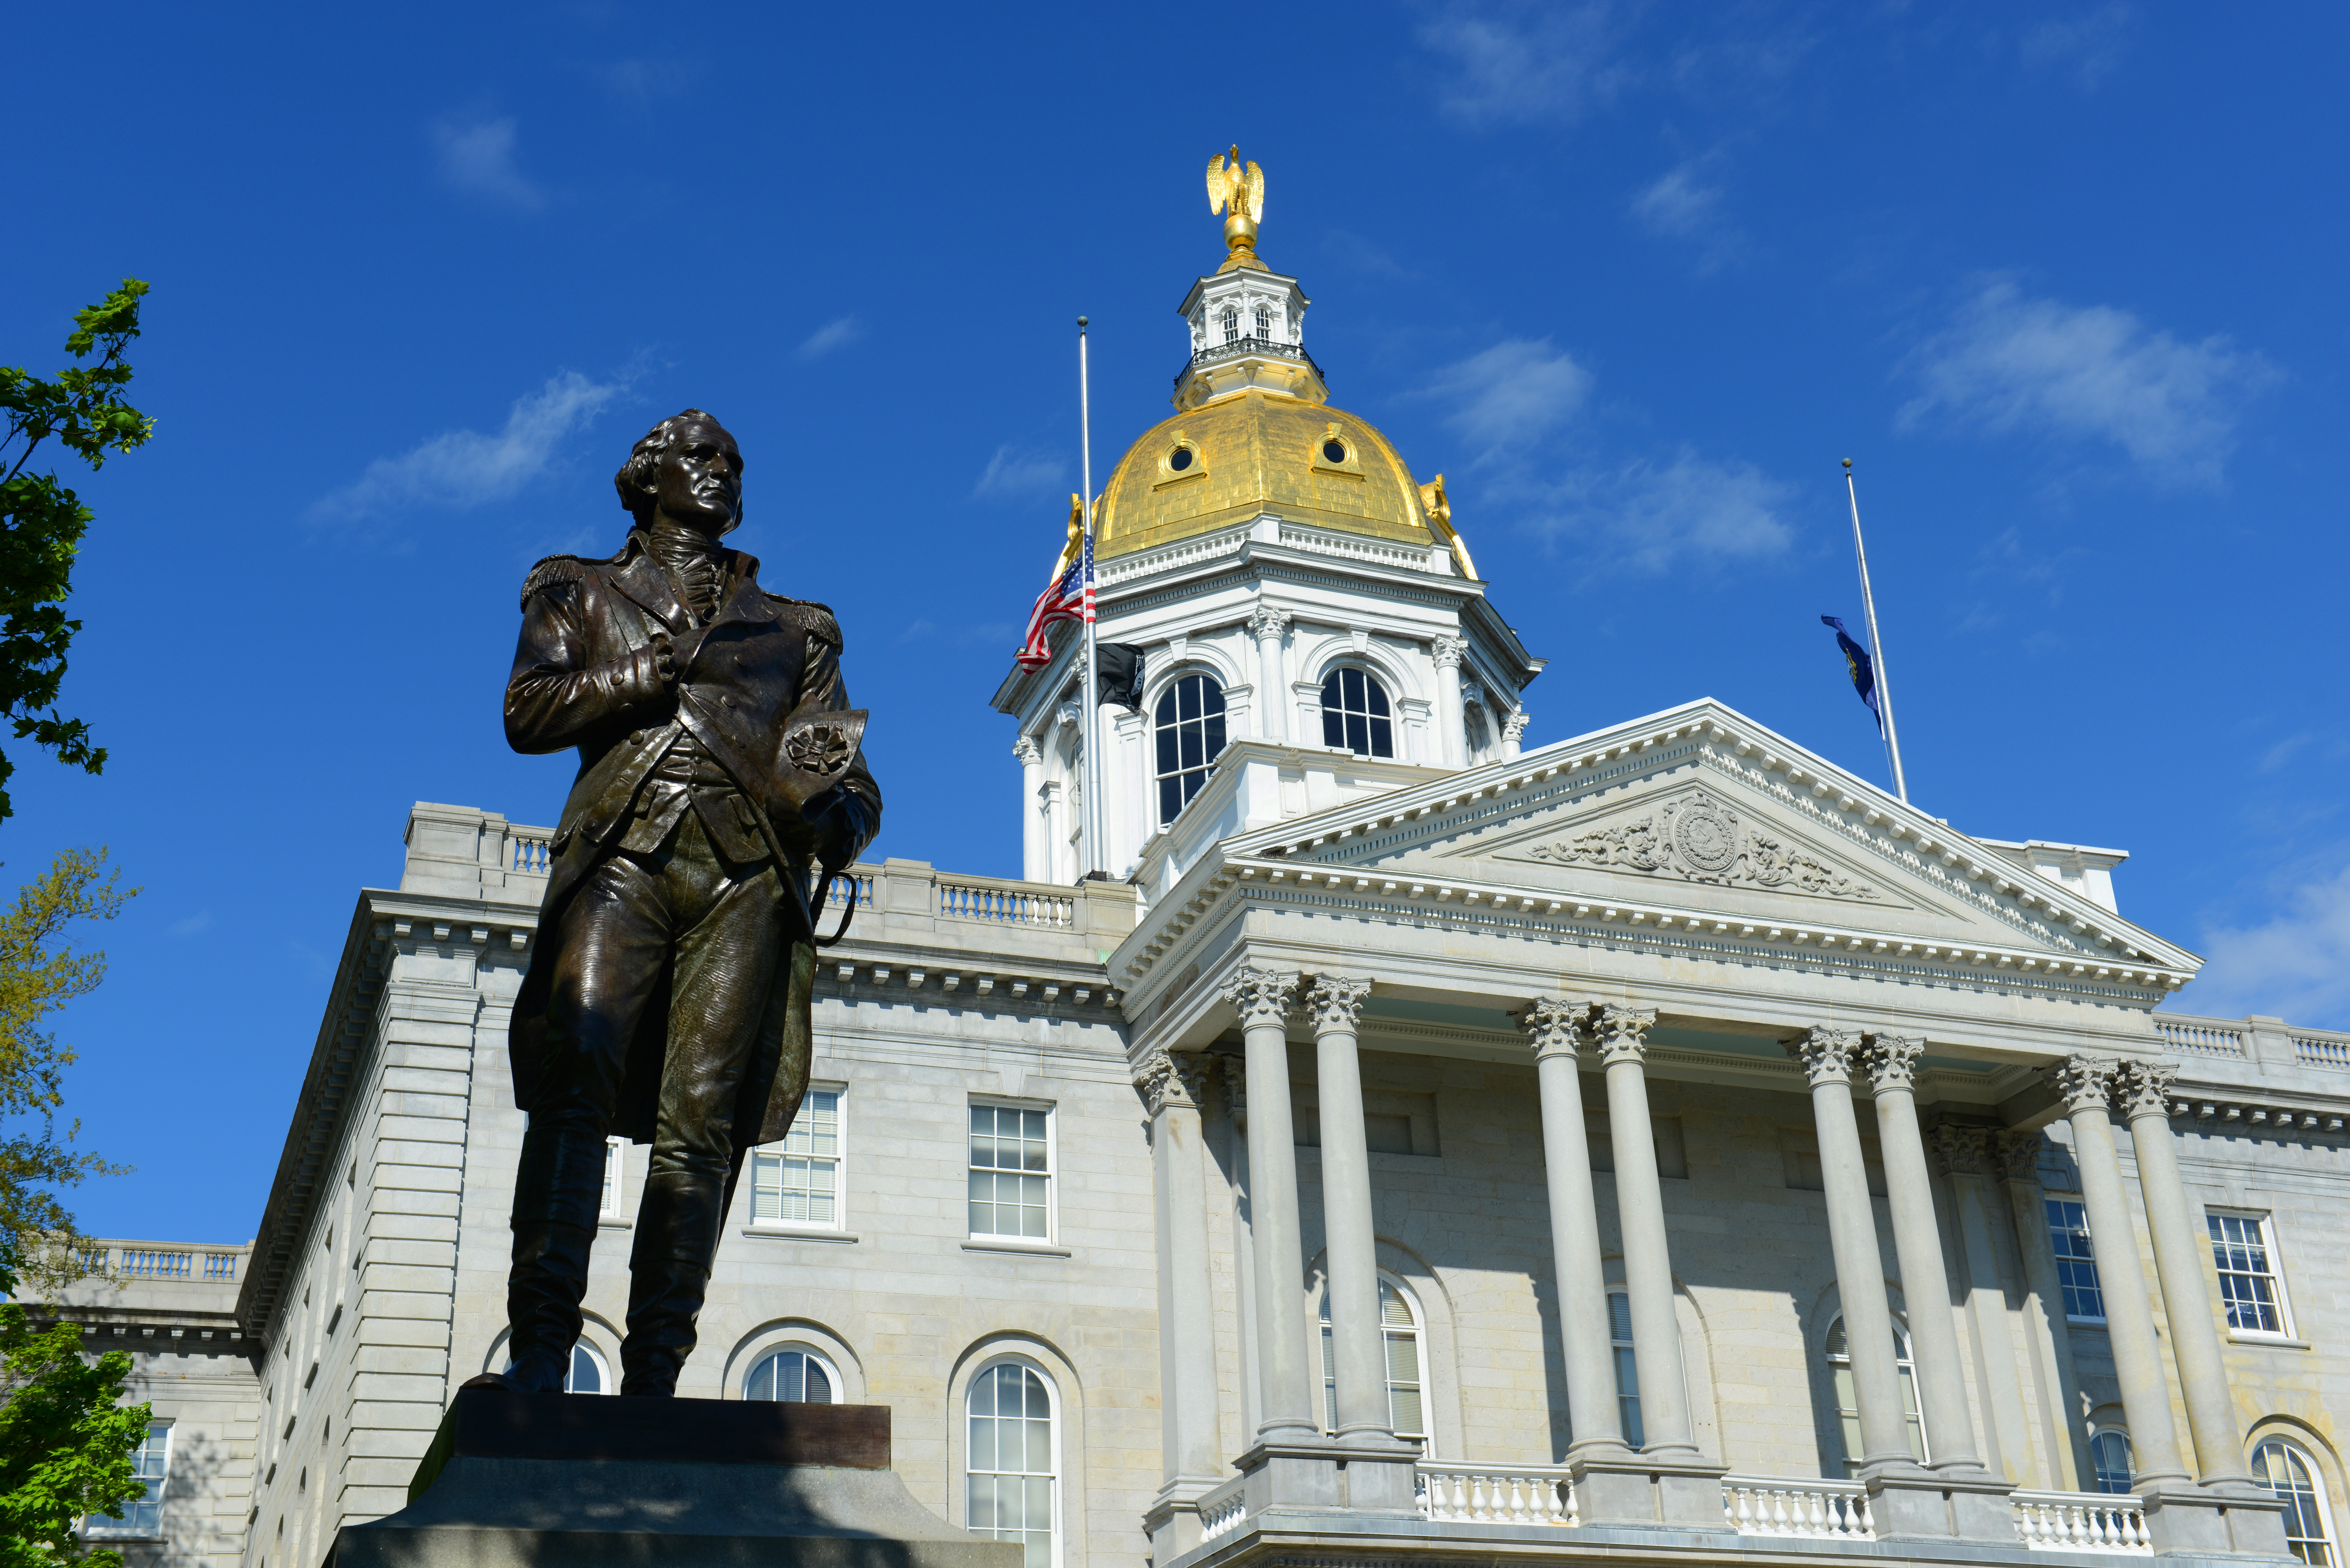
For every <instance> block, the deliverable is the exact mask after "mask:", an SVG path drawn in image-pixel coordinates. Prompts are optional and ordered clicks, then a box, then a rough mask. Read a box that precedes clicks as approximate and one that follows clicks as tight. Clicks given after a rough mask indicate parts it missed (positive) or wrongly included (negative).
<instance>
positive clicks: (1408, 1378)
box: [1322, 1280, 1428, 1440]
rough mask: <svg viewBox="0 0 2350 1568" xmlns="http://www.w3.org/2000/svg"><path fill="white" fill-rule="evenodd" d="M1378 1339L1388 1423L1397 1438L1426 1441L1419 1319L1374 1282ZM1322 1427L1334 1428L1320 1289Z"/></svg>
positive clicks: (1326, 1316) (1331, 1365) (1330, 1355)
mask: <svg viewBox="0 0 2350 1568" xmlns="http://www.w3.org/2000/svg"><path fill="white" fill-rule="evenodd" d="M1379 1337H1380V1338H1381V1339H1383V1340H1384V1341H1386V1346H1385V1348H1386V1351H1387V1366H1388V1422H1389V1424H1390V1425H1392V1426H1393V1427H1394V1428H1395V1435H1396V1436H1397V1437H1399V1438H1420V1439H1422V1440H1425V1439H1426V1438H1427V1437H1428V1415H1427V1407H1428V1400H1427V1397H1426V1394H1425V1391H1426V1389H1427V1387H1428V1371H1427V1367H1426V1366H1425V1364H1424V1363H1423V1362H1422V1361H1421V1360H1420V1355H1419V1318H1418V1316H1416V1315H1415V1314H1413V1312H1412V1310H1411V1302H1410V1300H1409V1298H1408V1297H1407V1296H1406V1295H1405V1294H1404V1293H1402V1292H1401V1291H1399V1290H1398V1289H1396V1288H1395V1286H1393V1285H1391V1284H1389V1283H1388V1282H1387V1281H1385V1280H1381V1281H1380V1282H1379ZM1322 1416H1323V1426H1324V1427H1325V1428H1326V1429H1327V1430H1329V1431H1331V1432H1334V1433H1335V1432H1336V1431H1337V1429H1338V1358H1337V1353H1336V1350H1335V1349H1334V1348H1333V1346H1332V1344H1331V1340H1330V1291H1329V1287H1328V1286H1324V1287H1323V1290H1322Z"/></svg>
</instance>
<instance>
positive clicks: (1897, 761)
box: [1844, 458, 1909, 805]
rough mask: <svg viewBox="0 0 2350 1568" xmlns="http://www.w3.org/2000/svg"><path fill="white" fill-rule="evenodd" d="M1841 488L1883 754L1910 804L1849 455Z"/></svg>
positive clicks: (1896, 787) (1903, 798) (1903, 801)
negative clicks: (1856, 561) (1873, 664)
mask: <svg viewBox="0 0 2350 1568" xmlns="http://www.w3.org/2000/svg"><path fill="white" fill-rule="evenodd" d="M1844 492H1845V497H1846V500H1848V501H1850V502H1851V503H1852V553H1853V554H1854V555H1855V556H1858V557H1859V558H1860V607H1861V609H1862V610H1863V612H1864V613H1866V615H1867V617H1868V651H1869V655H1870V657H1872V658H1874V659H1876V660H1877V709H1878V711H1881V712H1882V713H1883V714H1884V715H1885V754H1886V755H1887V757H1889V758H1891V759H1892V762H1893V793H1894V794H1898V795H1899V796H1900V797H1901V804H1902V805H1908V804H1909V784H1908V781H1907V780H1906V779H1904V778H1903V777H1902V776H1901V736H1900V732H1898V731H1897V730H1895V729H1894V727H1893V691H1892V688H1891V687H1890V686H1889V685H1888V684H1887V681H1886V679H1885V641H1884V639H1882V638H1880V637H1879V636H1878V635H1877V596H1876V594H1874V593H1873V592H1871V591H1870V589H1869V587H1868V546H1867V545H1864V544H1862V543H1861V539H1860V492H1859V491H1858V490H1857V489H1856V488H1855V487H1854V485H1853V483H1852V459H1850V458H1846V459H1845V460H1844Z"/></svg>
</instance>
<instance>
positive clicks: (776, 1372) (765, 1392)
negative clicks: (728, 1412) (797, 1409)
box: [743, 1346, 840, 1405]
mask: <svg viewBox="0 0 2350 1568" xmlns="http://www.w3.org/2000/svg"><path fill="white" fill-rule="evenodd" d="M743 1398H745V1399H779V1400H782V1401H783V1402H785V1404H790V1405H837V1404H839V1403H840V1373H839V1371H838V1370H837V1368H836V1367H834V1366H833V1365H832V1363H830V1362H829V1361H827V1360H826V1359H825V1358H824V1357H823V1356H821V1355H817V1354H816V1352H815V1351H813V1350H802V1349H799V1348H797V1347H796V1346H795V1347H793V1348H791V1349H788V1350H778V1351H776V1352H775V1353H774V1354H773V1355H763V1356H761V1357H760V1358H759V1359H758V1361H757V1362H756V1363H754V1365H753V1366H752V1367H751V1370H750V1372H749V1373H748V1374H747V1375H745V1376H744V1377H743Z"/></svg>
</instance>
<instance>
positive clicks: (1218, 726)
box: [1200, 702, 1224, 763]
mask: <svg viewBox="0 0 2350 1568" xmlns="http://www.w3.org/2000/svg"><path fill="white" fill-rule="evenodd" d="M1223 711H1224V705H1223V704H1222V702H1218V703H1217V704H1216V711H1214V712H1212V713H1210V714H1209V715H1208V717H1207V718H1206V720H1205V721H1203V722H1201V727H1200V732H1201V734H1202V735H1204V736H1206V737H1207V739H1206V742H1204V747H1203V749H1204V750H1205V752H1206V753H1207V758H1208V760H1209V761H1210V762H1211V763H1212V762H1214V761H1215V760H1216V753H1219V752H1221V751H1222V750H1223V749H1224V719H1223Z"/></svg>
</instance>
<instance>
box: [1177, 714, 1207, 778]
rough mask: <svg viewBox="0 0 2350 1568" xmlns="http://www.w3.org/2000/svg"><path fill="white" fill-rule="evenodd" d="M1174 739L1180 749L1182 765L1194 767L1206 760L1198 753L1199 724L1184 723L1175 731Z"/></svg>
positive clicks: (1199, 740)
mask: <svg viewBox="0 0 2350 1568" xmlns="http://www.w3.org/2000/svg"><path fill="white" fill-rule="evenodd" d="M1176 741H1177V742H1178V744H1179V745H1180V747H1181V749H1182V759H1183V765H1184V766H1185V767H1187V768H1196V767H1198V766H1200V765H1201V763H1205V762H1206V761H1207V760H1208V759H1207V758H1205V757H1204V756H1201V754H1200V742H1201V735H1200V726H1199V725H1197V724H1186V725H1184V726H1183V727H1182V729H1181V730H1180V731H1178V732H1176Z"/></svg>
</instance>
